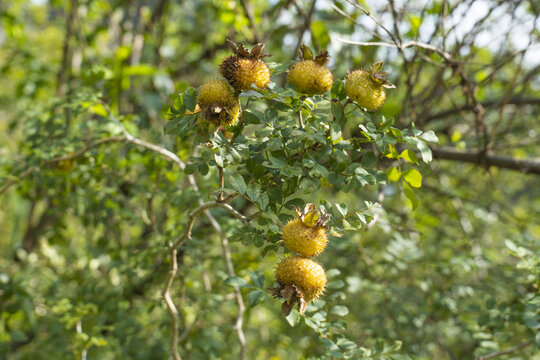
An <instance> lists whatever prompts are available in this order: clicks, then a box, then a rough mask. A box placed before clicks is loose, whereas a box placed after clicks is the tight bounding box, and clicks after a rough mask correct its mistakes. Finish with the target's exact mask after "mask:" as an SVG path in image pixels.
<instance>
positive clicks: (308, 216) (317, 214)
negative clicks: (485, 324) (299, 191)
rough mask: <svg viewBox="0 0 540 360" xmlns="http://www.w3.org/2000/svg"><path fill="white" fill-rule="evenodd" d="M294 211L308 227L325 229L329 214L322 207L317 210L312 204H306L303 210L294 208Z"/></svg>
mask: <svg viewBox="0 0 540 360" xmlns="http://www.w3.org/2000/svg"><path fill="white" fill-rule="evenodd" d="M294 211H295V212H296V215H297V216H298V217H299V218H300V219H302V222H303V223H304V224H305V225H307V226H309V227H326V224H327V223H328V221H329V220H330V214H328V213H327V212H326V210H325V209H324V208H323V207H321V208H320V210H317V207H316V206H315V205H314V204H312V203H307V204H306V206H305V207H304V210H302V209H300V208H299V207H296V206H295V207H294Z"/></svg>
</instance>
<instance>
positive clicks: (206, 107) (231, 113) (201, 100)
mask: <svg viewBox="0 0 540 360" xmlns="http://www.w3.org/2000/svg"><path fill="white" fill-rule="evenodd" d="M197 106H198V107H199V108H200V114H201V117H202V120H203V121H204V122H207V123H210V124H212V125H215V126H217V127H219V126H221V127H227V126H232V125H236V124H237V123H238V118H239V117H240V113H241V107H240V100H239V99H238V96H236V94H235V93H234V90H233V89H232V88H231V86H230V85H229V84H227V82H226V81H225V80H221V79H214V80H210V81H208V82H206V83H204V84H203V85H202V86H201V88H200V90H199V94H198V95H197Z"/></svg>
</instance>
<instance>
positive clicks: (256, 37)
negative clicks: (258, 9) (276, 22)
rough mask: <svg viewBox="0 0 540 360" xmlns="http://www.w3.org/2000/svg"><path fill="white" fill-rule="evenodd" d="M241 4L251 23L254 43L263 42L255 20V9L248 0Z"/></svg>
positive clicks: (242, 0) (241, 0)
mask: <svg viewBox="0 0 540 360" xmlns="http://www.w3.org/2000/svg"><path fill="white" fill-rule="evenodd" d="M240 4H241V5H242V10H244V15H245V16H246V17H247V19H248V21H249V27H250V28H251V32H252V33H253V40H254V42H256V43H259V42H261V38H260V37H259V33H258V32H257V24H255V19H254V17H253V8H252V7H251V6H249V4H247V3H246V0H240Z"/></svg>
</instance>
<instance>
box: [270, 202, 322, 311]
mask: <svg viewBox="0 0 540 360" xmlns="http://www.w3.org/2000/svg"><path fill="white" fill-rule="evenodd" d="M295 210H296V215H297V218H296V219H293V220H291V221H289V222H288V223H287V225H285V227H284V228H283V240H284V244H285V247H287V249H289V250H290V251H292V252H295V253H297V254H298V255H291V256H289V257H286V258H285V259H283V260H281V262H280V263H279V264H278V266H277V268H276V274H275V275H276V282H277V283H278V286H277V287H275V288H271V289H268V290H269V291H270V292H271V293H272V295H273V296H274V297H275V298H277V299H285V301H284V302H283V305H282V307H281V309H282V311H283V314H284V315H285V316H287V315H289V313H290V312H291V310H292V309H293V307H294V305H296V306H297V309H298V312H300V314H304V311H305V309H306V304H307V303H309V302H310V301H313V300H316V299H317V298H318V297H319V296H320V295H321V294H322V293H323V292H324V290H325V288H326V283H327V279H326V272H325V271H324V269H323V267H322V266H321V265H320V264H319V263H317V262H316V261H314V260H311V259H310V258H311V257H313V256H317V255H319V254H321V253H322V252H323V251H324V249H325V248H326V245H327V244H328V235H327V234H326V224H327V223H328V220H329V219H330V215H328V214H327V213H326V211H325V210H324V209H322V208H321V210H317V208H316V207H315V205H313V204H306V206H305V208H304V210H301V209H299V208H296V209H295Z"/></svg>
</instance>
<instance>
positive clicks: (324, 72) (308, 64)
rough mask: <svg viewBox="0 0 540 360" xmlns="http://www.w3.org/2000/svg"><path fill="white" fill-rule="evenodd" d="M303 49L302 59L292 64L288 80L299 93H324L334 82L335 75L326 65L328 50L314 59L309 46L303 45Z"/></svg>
mask: <svg viewBox="0 0 540 360" xmlns="http://www.w3.org/2000/svg"><path fill="white" fill-rule="evenodd" d="M301 50H302V61H299V62H297V63H294V64H292V65H291V67H290V68H289V74H288V76H287V80H288V81H289V83H291V85H292V86H293V88H294V90H296V91H297V92H299V93H302V94H306V95H308V96H312V95H322V94H324V93H325V92H327V91H328V90H330V89H331V88H332V84H333V83H334V76H333V75H332V72H330V70H329V69H328V68H327V67H326V64H327V63H328V59H329V55H328V51H325V52H322V53H321V54H319V55H318V56H317V57H315V59H314V60H313V54H312V53H311V50H309V48H307V47H305V46H304V45H302V47H301Z"/></svg>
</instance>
